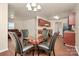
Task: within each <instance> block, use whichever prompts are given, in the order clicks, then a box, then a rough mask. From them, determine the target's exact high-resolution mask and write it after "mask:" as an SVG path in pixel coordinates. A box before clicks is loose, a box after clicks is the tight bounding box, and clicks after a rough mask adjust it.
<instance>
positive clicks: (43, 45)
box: [38, 42, 49, 50]
mask: <svg viewBox="0 0 79 59" xmlns="http://www.w3.org/2000/svg"><path fill="white" fill-rule="evenodd" d="M38 47H41V48H44V49H47V50H48V49H49V43H48V42H44V43H42V44H39V45H38Z"/></svg>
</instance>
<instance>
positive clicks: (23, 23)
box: [13, 17, 36, 37]
mask: <svg viewBox="0 0 79 59" xmlns="http://www.w3.org/2000/svg"><path fill="white" fill-rule="evenodd" d="M13 21H14V23H15V29H19V30H22V29H28V30H29V35H31V36H33V37H35V36H36V19H26V20H23V19H19V18H18V17H17V18H16V19H15V20H13Z"/></svg>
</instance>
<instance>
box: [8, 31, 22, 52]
mask: <svg viewBox="0 0 79 59" xmlns="http://www.w3.org/2000/svg"><path fill="white" fill-rule="evenodd" d="M8 34H9V36H10V38H11V39H12V41H13V44H14V47H15V51H17V52H18V53H21V52H22V49H23V48H22V44H21V42H20V40H19V38H18V36H17V35H16V33H15V32H9V33H8Z"/></svg>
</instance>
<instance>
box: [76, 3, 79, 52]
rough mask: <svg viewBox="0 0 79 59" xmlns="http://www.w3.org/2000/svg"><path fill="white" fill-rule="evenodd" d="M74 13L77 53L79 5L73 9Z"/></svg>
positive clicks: (77, 47)
mask: <svg viewBox="0 0 79 59" xmlns="http://www.w3.org/2000/svg"><path fill="white" fill-rule="evenodd" d="M75 12H76V27H75V30H76V31H75V33H76V37H75V39H76V49H77V51H78V53H79V4H78V5H77V6H76V9H75Z"/></svg>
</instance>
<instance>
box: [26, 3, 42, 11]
mask: <svg viewBox="0 0 79 59" xmlns="http://www.w3.org/2000/svg"><path fill="white" fill-rule="evenodd" d="M26 7H27V8H28V10H32V11H37V10H39V9H41V6H40V5H38V4H36V3H27V5H26Z"/></svg>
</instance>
